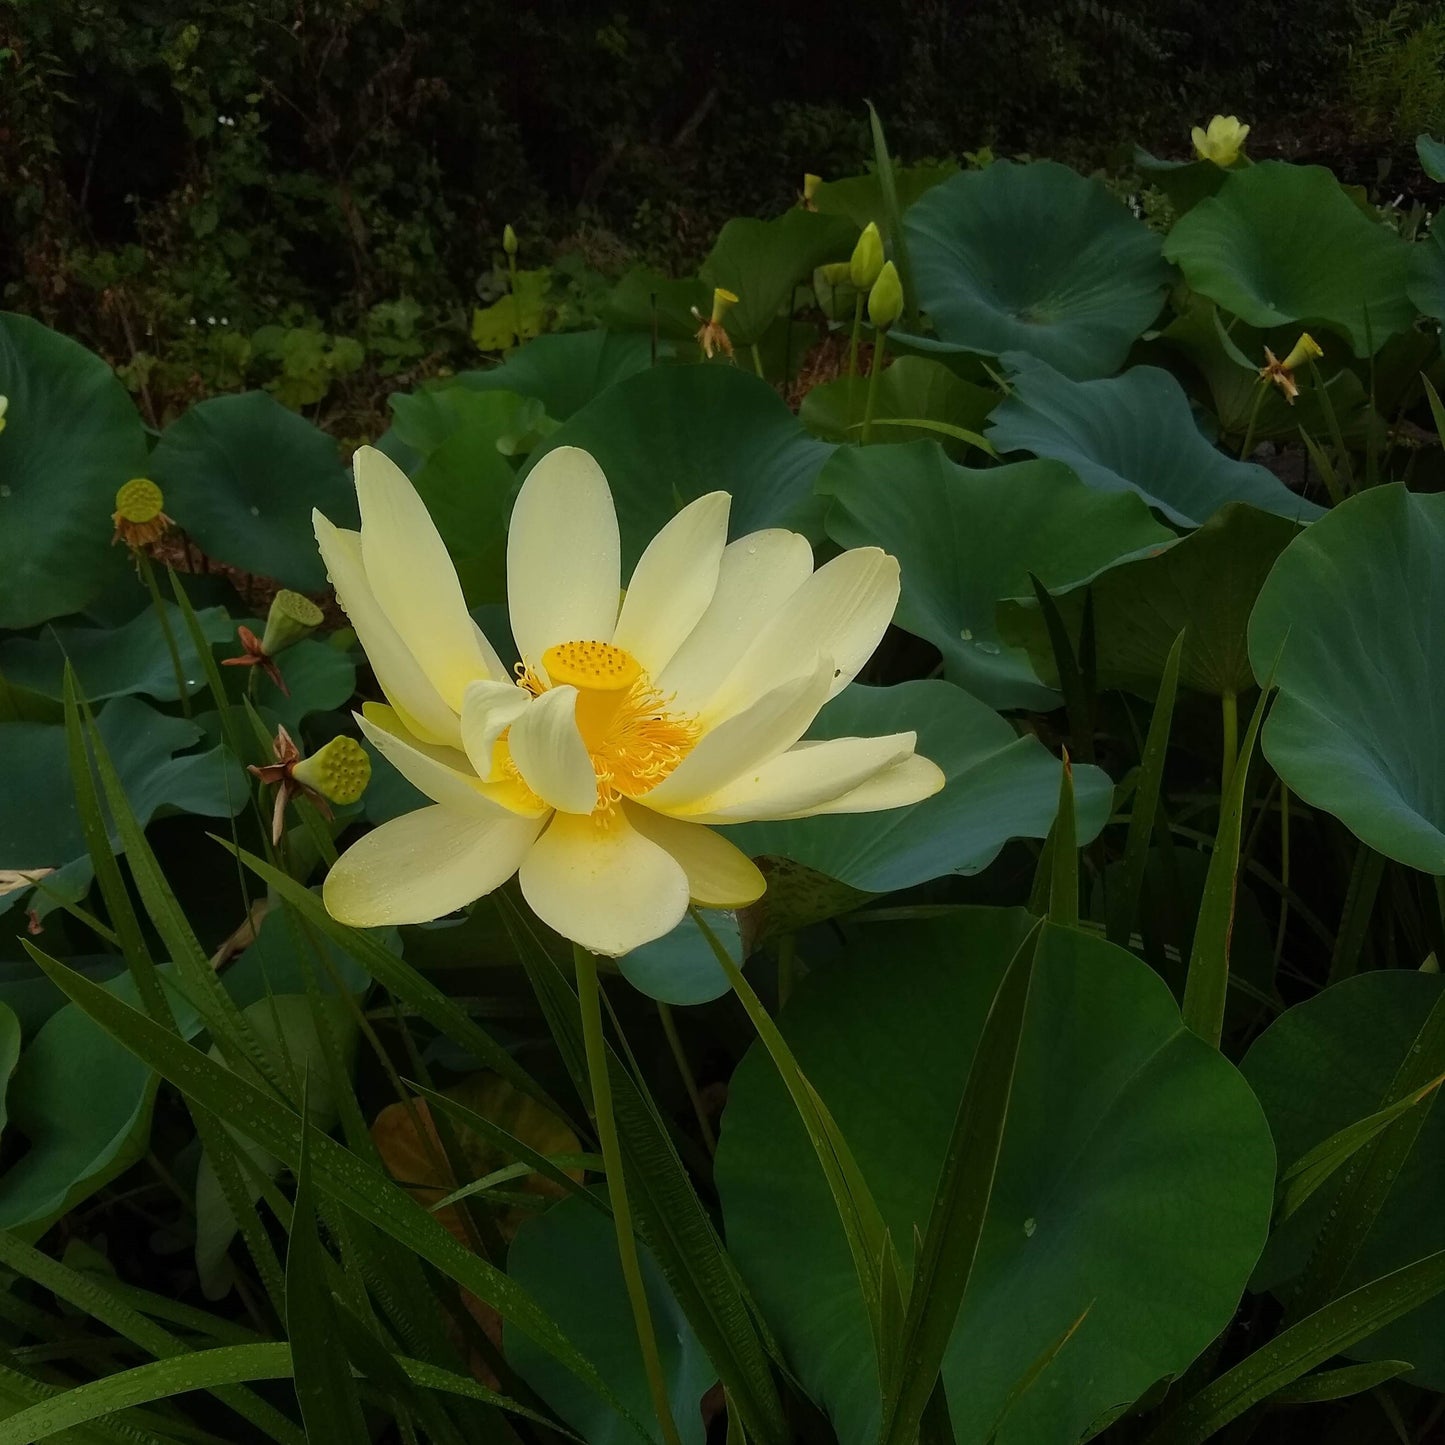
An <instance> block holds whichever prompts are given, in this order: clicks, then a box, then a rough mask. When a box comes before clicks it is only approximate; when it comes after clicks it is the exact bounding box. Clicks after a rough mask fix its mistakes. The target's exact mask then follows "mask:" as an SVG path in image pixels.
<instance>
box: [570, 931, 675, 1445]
mask: <svg viewBox="0 0 1445 1445" xmlns="http://www.w3.org/2000/svg"><path fill="white" fill-rule="evenodd" d="M572 956H573V958H574V959H575V961H576V965H577V997H578V1000H579V1001H580V1002H581V1005H582V1041H583V1044H584V1046H585V1048H586V1052H587V1077H588V1079H589V1080H590V1081H591V1084H592V1113H593V1116H594V1118H595V1119H596V1123H597V1139H598V1142H599V1143H600V1144H601V1145H602V1162H603V1166H604V1167H605V1169H606V1171H607V1193H608V1196H609V1197H610V1199H611V1201H612V1221H613V1224H614V1225H615V1226H616V1230H617V1257H618V1260H619V1262H620V1263H621V1265H622V1278H623V1282H624V1283H625V1284H626V1286H627V1298H628V1302H629V1303H630V1304H631V1306H632V1323H633V1326H634V1327H635V1328H636V1330H637V1345H638V1348H639V1349H640V1350H641V1351H642V1364H643V1368H644V1369H645V1370H646V1372H647V1386H648V1389H649V1391H650V1392H651V1394H652V1408H653V1410H654V1411H655V1412H656V1414H657V1423H658V1424H659V1425H660V1426H661V1427H662V1438H663V1442H664V1445H681V1440H680V1438H679V1436H678V1433H677V1425H676V1424H675V1422H674V1421H673V1418H672V1406H671V1404H670V1402H669V1401H668V1398H667V1380H666V1378H665V1377H664V1375H663V1373H662V1357H661V1356H660V1355H659V1354H658V1351H657V1332H656V1331H655V1330H654V1329H653V1327H652V1312H651V1311H650V1310H649V1309H648V1306H647V1290H646V1288H645V1287H644V1285H643V1282H642V1262H641V1260H640V1259H639V1258H638V1255H637V1237H636V1235H635V1234H634V1233H633V1231H632V1205H631V1203H630V1202H629V1201H628V1198H627V1182H626V1179H625V1178H624V1176H623V1171H622V1145H621V1143H620V1141H619V1139H618V1137H617V1119H616V1116H615V1115H614V1114H613V1112H612V1080H611V1079H610V1077H609V1076H608V1073H607V1040H606V1038H605V1037H604V1036H603V1033H602V993H601V985H600V984H599V983H598V981H597V960H596V959H595V958H593V956H592V955H591V954H590V953H589V952H588V951H587V950H586V949H585V948H583V947H581V946H580V945H579V944H574V945H573V946H572Z"/></svg>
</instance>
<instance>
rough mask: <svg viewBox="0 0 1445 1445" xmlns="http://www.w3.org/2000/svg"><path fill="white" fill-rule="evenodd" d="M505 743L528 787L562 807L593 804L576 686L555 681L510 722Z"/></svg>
mask: <svg viewBox="0 0 1445 1445" xmlns="http://www.w3.org/2000/svg"><path fill="white" fill-rule="evenodd" d="M507 746H508V748H509V749H510V750H511V754H512V761H513V762H514V763H516V765H517V771H518V772H519V773H521V775H522V777H523V779H524V781H525V782H526V784H527V786H528V787H529V788H531V790H532V791H533V792H534V793H536V794H537V796H538V797H539V798H541V799H542V800H543V801H544V802H546V803H547V804H549V805H550V806H551V807H553V808H560V809H561V810H562V812H564V813H590V812H591V811H592V810H593V808H595V807H596V806H597V772H596V769H595V768H593V766H592V759H591V757H590V756H589V755H588V752H587V744H586V743H584V742H583V741H582V734H581V733H580V732H578V731H577V689H576V688H575V687H554V688H552V689H551V690H550V691H548V692H544V693H543V694H542V695H541V697H539V698H537V700H536V701H535V702H532V703H530V704H529V705H528V706H527V708H526V710H525V711H524V712H523V713H522V714H521V716H520V717H518V719H517V720H516V722H514V723H513V724H512V728H511V731H510V732H509V733H508V734H507Z"/></svg>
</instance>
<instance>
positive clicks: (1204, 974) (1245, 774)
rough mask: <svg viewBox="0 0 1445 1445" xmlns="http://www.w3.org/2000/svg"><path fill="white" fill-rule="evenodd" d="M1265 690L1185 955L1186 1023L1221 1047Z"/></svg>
mask: <svg viewBox="0 0 1445 1445" xmlns="http://www.w3.org/2000/svg"><path fill="white" fill-rule="evenodd" d="M1268 700H1269V688H1268V687H1267V686H1266V687H1264V688H1262V689H1261V691H1260V694H1259V702H1258V703H1256V704H1255V709H1254V716H1253V717H1252V718H1250V720H1249V729H1248V731H1247V732H1246V733H1245V735H1244V742H1243V744H1242V745H1241V747H1240V749H1239V757H1238V758H1237V759H1236V760H1235V764H1234V771H1233V772H1232V773H1231V774H1230V778H1229V783H1228V785H1227V787H1226V788H1225V790H1224V796H1223V797H1222V798H1221V800H1220V807H1219V831H1218V833H1217V834H1216V835H1215V839H1214V852H1213V853H1212V854H1211V855H1210V859H1209V872H1208V873H1207V874H1206V875H1205V878H1204V895H1203V897H1202V898H1201V899H1200V902H1199V918H1198V921H1197V922H1196V923H1195V925H1194V946H1193V948H1192V949H1191V950H1190V953H1189V974H1188V977H1187V978H1186V980H1185V983H1184V1008H1183V1014H1184V1022H1185V1023H1186V1024H1187V1025H1188V1026H1189V1027H1190V1028H1191V1029H1193V1030H1194V1032H1195V1033H1197V1034H1198V1035H1199V1036H1200V1038H1202V1039H1204V1040H1205V1041H1206V1042H1207V1043H1211V1044H1213V1045H1214V1046H1215V1048H1218V1047H1219V1040H1220V1036H1221V1035H1222V1034H1223V1032H1224V1003H1225V997H1226V995H1227V994H1228V992H1229V944H1230V938H1231V935H1232V934H1233V932H1234V900H1235V892H1236V889H1237V888H1238V886H1239V845H1240V834H1241V831H1242V828H1243V823H1244V796H1245V790H1246V788H1247V785H1248V782H1249V764H1250V759H1251V758H1253V756H1254V746H1255V742H1256V740H1257V739H1258V737H1259V729H1260V726H1261V724H1262V723H1263V722H1264V714H1265V708H1266V707H1267V705H1268Z"/></svg>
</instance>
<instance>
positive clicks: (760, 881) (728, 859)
mask: <svg viewBox="0 0 1445 1445" xmlns="http://www.w3.org/2000/svg"><path fill="white" fill-rule="evenodd" d="M623 807H624V809H625V811H626V813H627V817H628V821H629V822H630V823H631V824H632V826H633V827H634V828H636V829H637V831H638V832H639V833H641V834H642V836H643V837H644V838H650V839H651V840H652V841H653V842H654V843H656V844H657V845H658V847H659V848H665V849H666V850H667V851H668V852H669V853H670V854H671V855H672V856H673V858H674V859H675V860H676V861H677V863H678V864H679V866H680V867H681V868H682V871H683V872H684V873H685V874H687V891H688V893H689V894H690V895H691V897H692V901H693V902H694V903H697V904H700V905H701V906H702V907H704V908H746V907H747V905H748V904H749V903H756V902H757V901H758V899H759V898H761V897H762V896H763V890H764V889H766V888H767V886H768V884H767V880H766V879H765V878H764V877H763V875H762V873H760V872H759V871H758V866H757V864H756V863H754V862H753V860H752V859H751V858H749V857H748V855H747V854H746V853H744V852H743V851H742V849H741V848H739V847H737V845H736V844H733V843H730V842H728V840H727V839H726V838H724V837H723V836H722V834H721V833H714V832H713V830H712V829H711V828H703V827H700V826H699V825H698V824H696V823H685V822H682V821H681V820H680V819H677V818H669V817H667V816H666V815H665V814H662V813H654V812H653V811H652V810H651V809H650V808H646V807H643V806H642V805H641V804H640V803H625V804H624V805H623Z"/></svg>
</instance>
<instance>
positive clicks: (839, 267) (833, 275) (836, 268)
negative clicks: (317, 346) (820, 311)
mask: <svg viewBox="0 0 1445 1445" xmlns="http://www.w3.org/2000/svg"><path fill="white" fill-rule="evenodd" d="M818 274H819V276H821V277H822V278H823V281H824V282H825V283H826V284H827V285H829V286H845V285H847V283H848V282H849V281H851V280H852V279H853V263H852V262H851V261H830V262H829V263H828V264H827V265H826V266H819V267H818Z"/></svg>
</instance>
